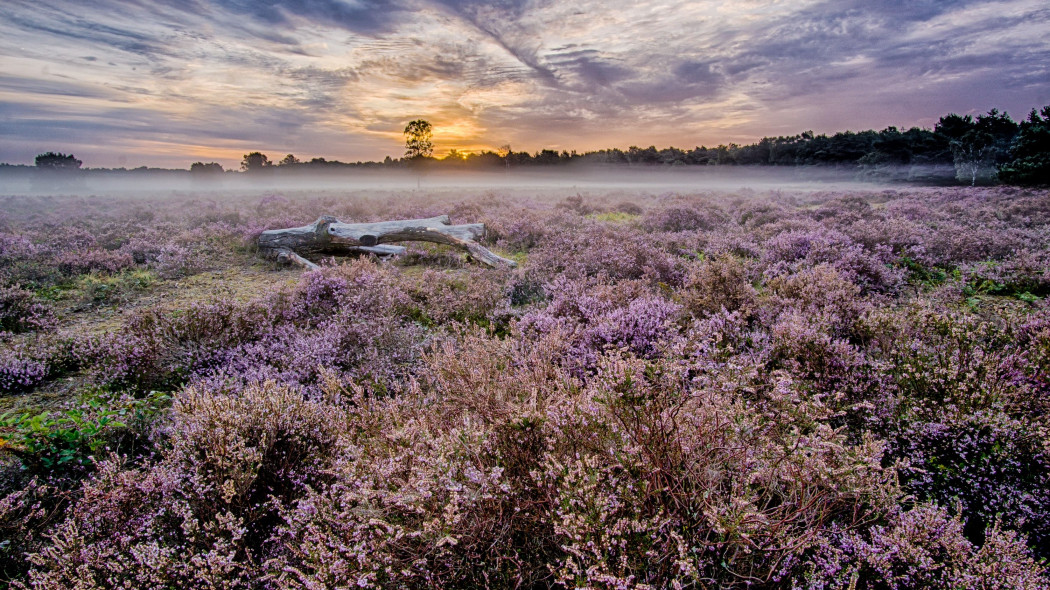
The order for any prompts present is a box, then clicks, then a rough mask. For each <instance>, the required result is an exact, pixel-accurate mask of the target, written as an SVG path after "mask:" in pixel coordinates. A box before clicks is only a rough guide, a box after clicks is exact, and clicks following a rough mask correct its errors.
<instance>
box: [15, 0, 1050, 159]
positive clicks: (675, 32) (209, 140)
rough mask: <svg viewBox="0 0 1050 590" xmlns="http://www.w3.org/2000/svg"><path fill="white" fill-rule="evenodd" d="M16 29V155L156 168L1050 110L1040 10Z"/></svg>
mask: <svg viewBox="0 0 1050 590" xmlns="http://www.w3.org/2000/svg"><path fill="white" fill-rule="evenodd" d="M5 16H6V17H7V18H6V19H5V20H4V21H2V22H0V117H2V119H3V121H4V128H5V135H7V136H9V137H13V138H10V139H5V140H4V141H2V142H0V161H10V160H11V158H12V157H13V154H15V153H19V154H20V153H21V152H20V151H18V149H21V148H15V147H13V146H15V145H16V144H18V142H19V141H22V142H23V143H25V142H31V143H32V145H34V146H37V145H40V146H46V147H47V149H66V150H67V151H68V149H69V148H65V147H64V146H65V145H74V143H75V145H78V146H83V147H84V148H85V149H88V148H89V149H91V150H93V151H98V152H100V153H103V154H104V153H106V152H107V150H108V151H109V152H112V153H117V152H121V150H124V152H122V153H126V146H127V145H135V146H137V148H138V150H139V151H138V152H136V153H137V154H139V156H140V157H142V158H144V159H150V158H152V160H151V161H147V162H143V163H149V164H152V165H156V164H162V165H185V163H184V162H179V161H174V160H173V158H174V156H173V154H177V153H178V150H179V149H180V148H179V146H183V147H184V148H185V149H186V150H187V151H188V152H193V151H194V150H197V152H193V153H199V149H200V146H202V145H215V146H222V149H228V150H230V153H233V152H236V151H237V150H254V149H261V150H264V151H265V150H267V149H269V150H271V151H274V152H277V151H281V152H283V153H287V151H288V150H291V149H297V150H300V151H302V149H308V150H310V151H311V152H312V155H321V156H325V157H328V158H330V159H331V158H340V159H349V160H356V159H380V158H382V157H383V156H385V155H387V154H391V155H395V156H396V155H399V154H400V153H401V151H402V150H401V145H400V143H401V137H400V129H401V128H402V127H403V126H404V122H405V121H407V120H410V119H414V118H419V117H423V118H428V119H430V120H432V122H434V123H435V126H436V127H437V128H438V129H439V130H442V133H444V136H438V137H436V140H437V142H438V146H439V150H440V149H441V148H444V147H457V148H462V147H465V146H484V145H489V146H495V145H500V144H502V143H506V142H508V141H509V142H511V143H512V144H514V145H515V147H516V149H523V148H524V149H530V150H536V149H539V148H541V147H548V146H549V147H557V148H558V149H593V148H599V147H612V146H620V147H623V146H625V145H630V144H637V145H643V144H644V145H648V144H649V143H655V144H657V145H660V144H664V145H666V144H675V145H696V144H701V143H706V144H708V145H710V144H717V143H721V142H729V141H737V142H740V141H751V140H754V139H757V138H758V137H760V136H761V135H764V134H791V133H795V132H798V131H800V130H803V129H814V130H817V131H834V130H836V129H841V128H844V127H850V128H854V129H856V128H861V127H868V126H872V127H882V126H885V125H889V124H893V125H899V126H910V125H913V124H930V123H931V121H935V120H936V117H937V116H939V115H940V114H943V113H944V112H947V111H948V110H956V111H970V110H974V109H976V110H987V109H988V108H991V107H992V106H998V107H1000V108H1004V109H1007V110H1009V111H1010V112H1011V113H1013V114H1015V115H1017V116H1021V115H1023V113H1024V112H1027V110H1028V109H1030V108H1031V107H1033V106H1038V105H1039V104H1043V103H1045V102H1050V82H1048V80H1050V72H1048V68H1050V65H1048V64H1050V41H1048V40H1047V39H1046V35H1045V32H1046V30H1047V27H1048V26H1050V8H1048V7H1044V6H1043V3H1041V2H1038V1H1036V0H1002V1H986V0H970V1H943V0H936V1H935V0H916V1H914V2H907V3H900V2H897V1H891V0H870V1H862V0H797V1H796V2H792V3H783V2H772V1H770V2H764V1H759V0H747V1H735V2H728V1H720V0H705V1H703V2H696V1H693V0H651V1H647V2H626V1H623V2H608V1H604V0H602V1H599V0H577V1H576V2H573V3H565V2H556V1H555V0H495V1H481V0H463V1H459V0H411V1H410V0H293V1H291V2H288V1H277V0H165V1H163V2H150V1H148V0H119V1H118V0H95V1H94V2H92V3H91V4H90V5H85V4H83V3H74V2H72V1H71V0H59V1H56V2H51V3H47V4H46V5H40V4H38V3H30V2H26V1H23V0H8V2H6V3H5ZM931 118H932V119H931ZM67 142H69V143H67ZM442 142H444V143H442ZM446 144H447V145H446ZM107 146H110V147H107ZM78 149H80V148H78ZM78 155H79V154H78ZM304 155H305V154H304ZM106 157H108V156H104V155H103V156H101V160H100V164H95V165H102V164H103V163H104V162H105V161H106V160H105V158H106ZM86 161H89V162H94V161H95V160H93V159H91V158H87V160H86ZM231 164H232V162H231Z"/></svg>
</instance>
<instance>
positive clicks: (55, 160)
mask: <svg viewBox="0 0 1050 590" xmlns="http://www.w3.org/2000/svg"><path fill="white" fill-rule="evenodd" d="M82 164H83V162H81V161H80V160H78V159H76V158H75V157H74V156H73V154H68V155H67V154H60V153H56V152H47V153H46V154H40V155H39V156H37V157H36V167H37V168H47V169H50V170H78V169H79V168H80V166H81V165H82Z"/></svg>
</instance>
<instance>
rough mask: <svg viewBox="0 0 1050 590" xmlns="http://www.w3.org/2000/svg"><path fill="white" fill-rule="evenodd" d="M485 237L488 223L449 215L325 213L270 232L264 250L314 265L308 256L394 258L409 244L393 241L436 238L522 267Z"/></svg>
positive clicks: (490, 261) (490, 262) (487, 259)
mask: <svg viewBox="0 0 1050 590" xmlns="http://www.w3.org/2000/svg"><path fill="white" fill-rule="evenodd" d="M484 235H485V224H483V223H468V224H464V225H451V223H450V222H449V219H448V215H439V216H437V217H430V218H427V219H404V220H400V221H380V222H376V223H342V222H341V221H339V220H338V219H336V218H335V217H332V216H331V215H323V216H321V217H319V218H318V219H317V221H315V222H313V223H311V224H310V225H304V226H302V227H290V228H286V229H270V230H266V231H264V232H263V233H262V234H261V235H260V236H259V250H260V251H261V252H262V253H263V255H265V256H267V257H269V258H273V259H275V260H277V261H278V262H281V263H284V264H298V265H299V266H302V267H304V268H310V269H314V268H317V265H316V264H315V263H313V262H310V261H309V260H308V259H307V258H306V256H310V255H326V254H327V255H330V254H337V255H347V254H356V253H369V254H376V255H379V256H391V255H396V254H402V253H404V252H405V248H404V247H403V246H390V245H389V244H390V243H391V242H433V243H435V244H445V245H447V246H453V247H456V248H459V249H461V250H465V251H466V252H468V253H469V254H470V255H471V256H472V257H473V258H474V259H476V260H477V261H478V262H481V263H482V264H485V265H487V266H491V267H493V268H496V267H501V266H510V267H514V266H517V263H516V262H514V261H513V260H508V259H506V258H503V257H501V256H497V255H496V254H494V253H492V252H491V251H489V249H488V248H485V247H484V246H482V245H481V244H479V243H477V241H476V240H478V239H480V238H481V237H482V236H484Z"/></svg>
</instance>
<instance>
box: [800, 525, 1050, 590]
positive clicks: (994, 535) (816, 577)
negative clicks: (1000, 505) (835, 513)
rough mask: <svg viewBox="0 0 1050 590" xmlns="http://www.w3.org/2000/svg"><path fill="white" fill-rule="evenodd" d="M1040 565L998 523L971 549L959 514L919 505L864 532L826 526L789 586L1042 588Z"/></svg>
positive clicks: (826, 589) (811, 589) (820, 589)
mask: <svg viewBox="0 0 1050 590" xmlns="http://www.w3.org/2000/svg"><path fill="white" fill-rule="evenodd" d="M1040 569H1041V567H1040V565H1039V564H1038V562H1037V561H1036V560H1035V559H1033V557H1032V555H1031V553H1030V551H1029V550H1028V548H1027V547H1026V546H1025V544H1024V542H1023V541H1022V540H1021V539H1020V538H1019V537H1018V536H1017V535H1016V534H1015V533H1013V532H1011V531H1006V530H1003V529H1002V528H1000V525H999V524H998V523H996V524H993V525H990V526H989V529H988V531H987V534H986V535H985V541H984V543H983V545H981V546H980V547H977V546H975V545H973V543H971V542H970V541H969V540H967V538H966V537H965V536H964V534H963V525H962V523H961V522H960V521H959V519H958V518H952V517H951V516H949V515H948V513H947V511H946V510H945V509H944V508H941V507H938V506H935V505H920V506H917V507H915V508H913V509H911V510H907V511H901V512H899V513H897V514H896V515H894V516H893V517H892V518H891V520H890V522H889V524H888V525H878V526H873V527H871V529H869V530H867V531H852V532H848V533H845V532H843V531H841V530H834V529H833V530H832V531H831V534H829V535H828V537H827V538H826V539H825V540H823V542H822V543H821V544H820V546H819V548H818V550H817V551H815V555H814V557H812V558H811V560H810V561H809V562H808V563H807V567H806V570H807V571H806V573H805V574H804V575H803V576H802V577H801V578H800V579H798V580H796V581H795V583H794V584H793V588H798V589H802V588H805V589H807V590H831V589H838V588H858V589H863V590H868V589H875V588H880V589H881V588H887V589H890V590H911V589H918V588H960V589H963V588H965V589H973V590H979V589H983V588H1014V589H1017V590H1038V589H1042V588H1046V587H1047V579H1046V577H1045V576H1044V575H1042V574H1041V573H1040Z"/></svg>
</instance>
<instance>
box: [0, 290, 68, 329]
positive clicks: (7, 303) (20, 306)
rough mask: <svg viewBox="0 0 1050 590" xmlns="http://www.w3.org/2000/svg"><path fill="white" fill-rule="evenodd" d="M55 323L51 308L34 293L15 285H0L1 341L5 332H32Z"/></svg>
mask: <svg viewBox="0 0 1050 590" xmlns="http://www.w3.org/2000/svg"><path fill="white" fill-rule="evenodd" d="M54 323H55V317H54V313H53V312H52V311H51V308H50V307H48V306H47V305H45V304H43V303H42V302H40V301H38V300H37V299H36V297H34V296H33V293H32V292H30V291H26V290H25V289H22V288H20V287H17V286H13V285H11V286H5V285H0V340H2V339H3V335H4V333H5V332H6V333H12V334H18V333H21V332H31V331H35V330H40V329H43V328H48V327H50V326H52V325H54Z"/></svg>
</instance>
